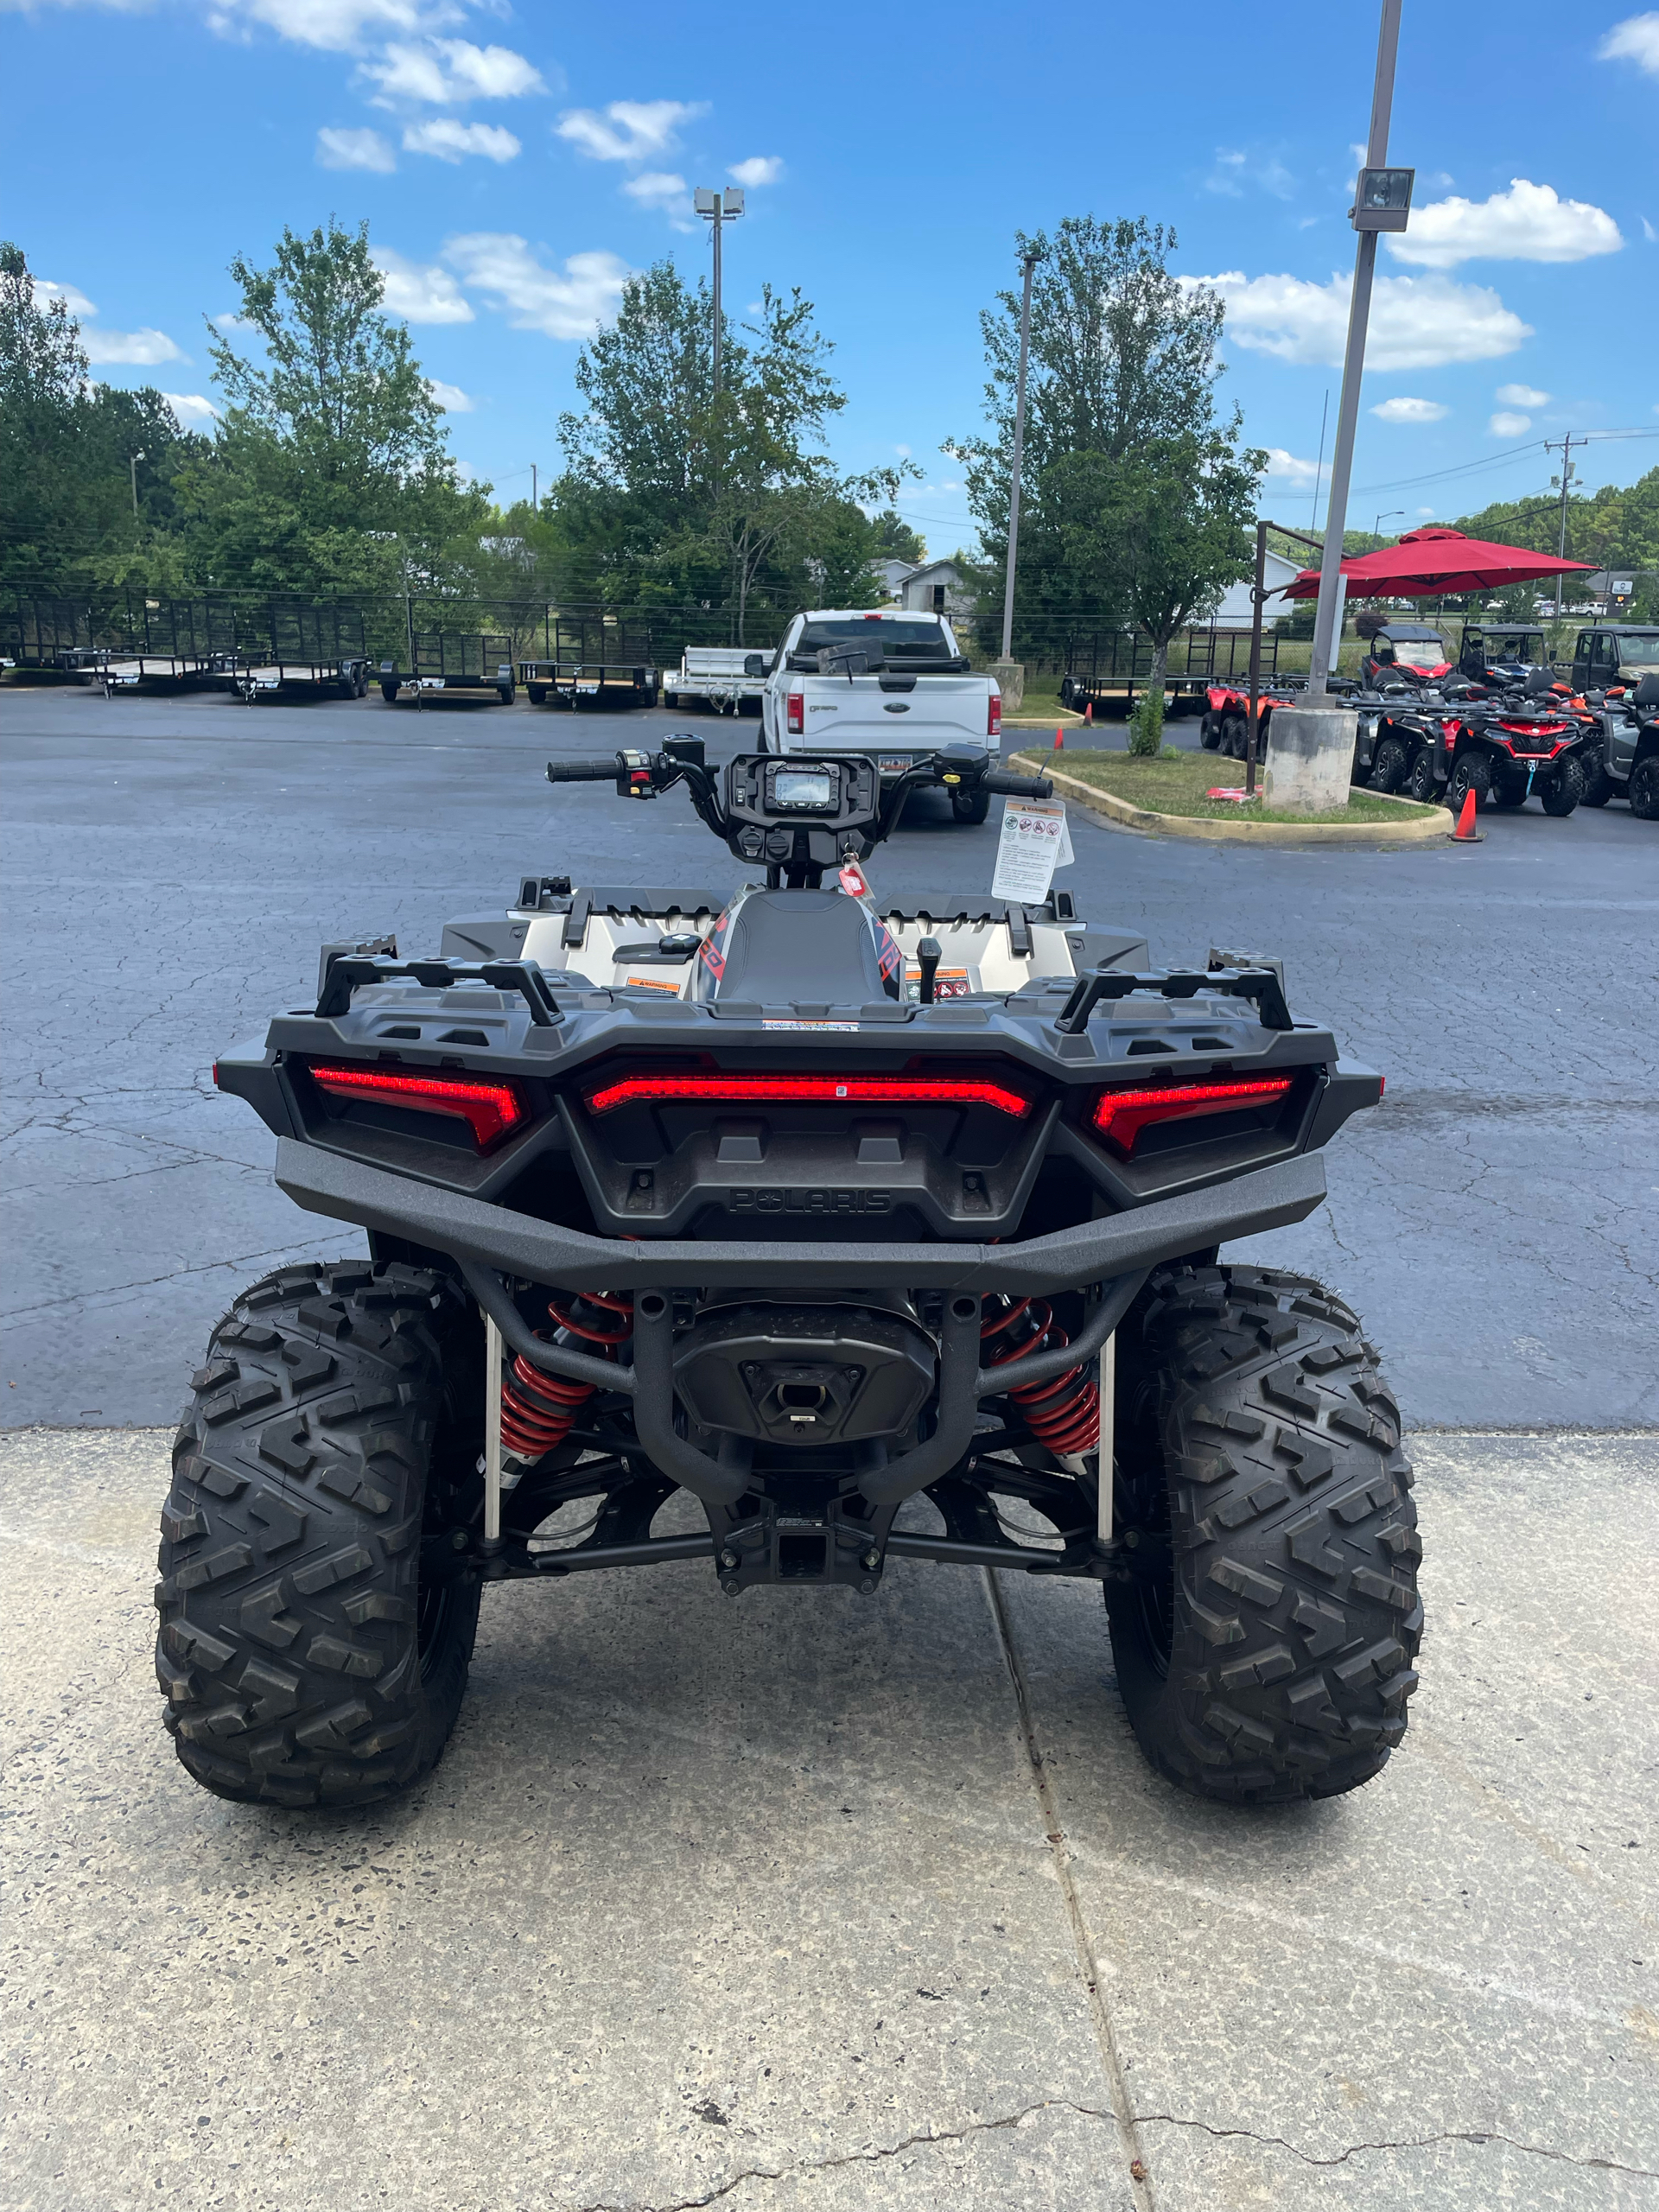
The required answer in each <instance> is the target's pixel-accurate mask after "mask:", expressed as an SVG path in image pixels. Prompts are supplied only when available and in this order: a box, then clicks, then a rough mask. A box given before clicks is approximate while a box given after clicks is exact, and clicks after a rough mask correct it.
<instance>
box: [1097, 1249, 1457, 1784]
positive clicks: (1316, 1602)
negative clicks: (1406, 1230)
mask: <svg viewBox="0 0 1659 2212" xmlns="http://www.w3.org/2000/svg"><path fill="white" fill-rule="evenodd" d="M1118 1378H1119V1380H1118V1394H1117V1421H1118V1427H1117V1446H1116V1463H1117V1487H1116V1510H1117V1526H1118V1528H1119V1529H1120V1531H1123V1532H1126V1533H1127V1531H1128V1529H1135V1530H1136V1531H1137V1532H1138V1533H1139V1534H1140V1535H1141V1545H1140V1546H1139V1547H1138V1548H1139V1549H1140V1550H1141V1551H1142V1552H1143V1553H1145V1554H1147V1555H1149V1556H1150V1558H1151V1559H1152V1560H1154V1562H1157V1563H1159V1565H1158V1571H1157V1572H1156V1573H1153V1574H1141V1575H1138V1576H1137V1578H1136V1580H1134V1581H1132V1582H1129V1583H1116V1584H1110V1583H1109V1584H1108V1585H1107V1586H1106V1602H1107V1606H1108V1610H1109V1616H1110V1622H1111V1633H1112V1650H1113V1655H1114V1657H1115V1659H1116V1666H1117V1675H1118V1682H1119V1686H1120V1688H1121V1689H1122V1695H1123V1700H1124V1704H1125V1706H1126V1707H1127V1708H1128V1718H1129V1722H1130V1725H1131V1726H1132V1727H1133V1728H1134V1730H1135V1736H1136V1738H1138V1740H1139V1742H1140V1745H1141V1750H1142V1751H1144V1752H1145V1754H1146V1756H1147V1758H1148V1759H1149V1760H1150V1761H1151V1763H1152V1764H1153V1765H1154V1767H1155V1768H1157V1770H1159V1772H1160V1773H1161V1774H1163V1775H1164V1776H1166V1777H1167V1778H1168V1779H1169V1780H1170V1781H1172V1782H1173V1783H1177V1784H1178V1785H1179V1787H1180V1788H1181V1789H1186V1790H1190V1791H1192V1794H1193V1795H1194V1796H1200V1797H1211V1798H1219V1799H1226V1800H1230V1801H1231V1802H1236V1803H1245V1804H1273V1803H1282V1802H1291V1801H1294V1800H1297V1799H1301V1798H1310V1797H1332V1796H1338V1794H1339V1793H1340V1792H1342V1791H1344V1790H1347V1789H1357V1787H1358V1786H1359V1784H1360V1783H1363V1782H1369V1781H1370V1778H1371V1777H1372V1776H1373V1775H1375V1774H1376V1772H1377V1771H1378V1770H1379V1769H1380V1768H1381V1767H1382V1766H1383V1764H1384V1763H1385V1761H1386V1760H1387V1758H1388V1756H1389V1752H1390V1751H1392V1750H1393V1748H1394V1746H1395V1745H1396V1744H1397V1743H1398V1742H1399V1741H1400V1739H1401V1738H1402V1735H1403V1734H1404V1732H1405V1726H1406V1700H1407V1699H1408V1697H1409V1696H1410V1694H1411V1693H1412V1691H1413V1690H1414V1688H1416V1686H1417V1676H1416V1675H1415V1673H1414V1671H1413V1667H1412V1662H1413V1659H1414V1656H1415V1655H1416V1650H1417V1646H1418V1643H1419V1641H1420V1639H1421V1634H1422V1622H1423V1614H1422V1607H1421V1605H1420V1604H1419V1602H1418V1599H1417V1588H1416V1582H1417V1562H1418V1560H1419V1558H1420V1556H1421V1544H1420V1543H1419V1541H1418V1538H1417V1531H1416V1513H1415V1511H1414V1507H1413V1503H1412V1500H1411V1497H1410V1495H1409V1491H1410V1484H1411V1469H1410V1466H1409V1465H1408V1462H1407V1460H1406V1459H1405V1457H1404V1455H1403V1454H1402V1452H1401V1450H1400V1448H1399V1439H1400V1416H1399V1414H1398V1412H1397V1411H1396V1409H1395V1403H1394V1401H1393V1399H1392V1397H1391V1396H1390V1395H1389V1391H1388V1389H1387V1388H1386V1386H1385V1385H1384V1383H1383V1380H1382V1377H1381V1376H1380V1374H1379V1373H1378V1370H1377V1363H1376V1352H1375V1351H1374V1350H1373V1348H1372V1347H1371V1346H1370V1344H1367V1343H1366V1342H1365V1340H1364V1338H1363V1335H1362V1334H1361V1332H1360V1325H1359V1322H1358V1320H1357V1319H1356V1317H1355V1316H1354V1314H1353V1313H1351V1312H1350V1311H1349V1309H1348V1307H1347V1306H1344V1304H1343V1303H1342V1301H1341V1300H1340V1299H1338V1298H1337V1297H1335V1296H1333V1295H1332V1293H1331V1292H1330V1291H1328V1290H1325V1288H1324V1287H1322V1286H1321V1285H1319V1284H1318V1283H1316V1282H1312V1281H1308V1280H1307V1279H1306V1277H1304V1276H1301V1275H1291V1274H1279V1273H1276V1272H1273V1271H1270V1270H1268V1269H1267V1268H1246V1267H1236V1268H1198V1269H1192V1268H1179V1269H1171V1270H1168V1271H1166V1272H1164V1273H1161V1274H1157V1275H1155V1276H1154V1278H1153V1281H1152V1282H1151V1283H1150V1284H1149V1285H1148V1286H1147V1290H1146V1291H1145V1292H1144V1293H1143V1294H1142V1295H1141V1300H1140V1301H1139V1302H1138V1304H1137V1306H1135V1309H1134V1311H1133V1312H1132V1313H1131V1315H1130V1317H1129V1319H1128V1321H1126V1322H1125V1324H1124V1325H1123V1326H1122V1329H1121V1330H1120V1332H1119V1335H1118Z"/></svg>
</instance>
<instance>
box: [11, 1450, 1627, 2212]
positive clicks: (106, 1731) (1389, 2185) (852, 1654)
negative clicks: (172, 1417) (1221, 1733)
mask: <svg viewBox="0 0 1659 2212" xmlns="http://www.w3.org/2000/svg"><path fill="white" fill-rule="evenodd" d="M167 1444H168V1438H167V1436H166V1434H165V1433H162V1432H155V1431H150V1432H137V1433H133V1432H128V1433H117V1434H111V1433H98V1434H79V1435H64V1434H62V1433H57V1434H50V1433H41V1432H39V1431H35V1432H26V1433H14V1434H13V1435H11V1436H10V1437H8V1438H6V1439H4V1440H0V1571H3V1575H4V1582H5V1594H4V1599H3V1614H0V1619H3V1629H0V1637H3V1649H4V1676H3V1679H4V1682H5V1685H6V1711H5V1714H4V1718H3V1729H0V1752H3V1756H4V1758H5V1773H6V1781H7V1794H8V1799H9V1803H8V1808H7V1809H8V1813H9V1816H10V1825H9V1828H8V1831H7V1833H8V1834H9V1837H10V1850H9V1853H8V1864H9V1869H10V1875H11V1900H10V1906H9V1909H8V1911H7V1913H6V1918H5V1931H6V1950H5V1973H4V1997H3V2009H4V2011H5V2013H6V2018H7V2026H6V2040H7V2056H8V2063H9V2071H10V2088H11V2094H10V2098H9V2100H8V2105H9V2110H10V2120H9V2124H8V2125H7V2127H6V2131H5V2171H6V2173H7V2175H8V2177H9V2179H8V2181H7V2183H6V2184H5V2188H4V2192H3V2196H0V2202H3V2203H4V2204H5V2205H6V2206H7V2207H8V2208H16V2212H23V2208H27V2212H124V2208H128V2207H137V2206H138V2205H140V2204H144V2205H149V2204H153V2203H154V2202H156V2196H157V2193H158V2192H165V2193H166V2194H167V2196H168V2198H169V2199H170V2201H171V2202H174V2203H176V2204H178V2205H179V2206H181V2208H183V2212H198V2208H200V2212H207V2208H210V2207H211V2208H213V2212H221V2209H222V2212H270V2209H271V2208H279V2207H283V2206H289V2205H292V2206H296V2207H304V2208H311V2207H323V2206H326V2207H327V2212H358V2208H368V2207H380V2206H385V2205H391V2206H395V2207H397V2208H400V2209H401V2208H404V2207H410V2208H414V2212H427V2208H430V2212H467V2209H468V2208H472V2207H474V2206H475V2207H478V2208H480V2212H515V2209H516V2208H519V2207H524V2208H529V2207H532V2206H533V2207H536V2208H537V2212H690V2208H691V2207H694V2206H701V2205H704V2204H709V2203H713V2202H721V2203H722V2204H723V2203H725V2202H728V2201H729V2202H731V2204H732V2205H733V2207H734V2212H748V2209H749V2208H753V2212H823V2208H827V2209H828V2212H864V2208H866V2207H868V2206H871V2205H875V2204H879V2205H880V2206H882V2207H884V2208H885V2207H887V2206H889V2205H892V2206H894V2207H897V2208H899V2212H963V2208H969V2212H1051V2209H1052V2212H1078V2209H1079V2208H1084V2207H1087V2208H1089V2212H1128V2208H1130V2207H1132V2206H1133V2207H1135V2208H1138V2212H1234V2209H1235V2208H1238V2212H1244V2209H1245V2208H1254V2207H1256V2206H1267V2205H1270V2206H1272V2207H1273V2208H1274V2212H1304V2208H1307V2212H1313V2208H1323V2207H1325V2206H1326V2205H1332V2204H1338V2203H1340V2204H1341V2205H1342V2206H1343V2207H1344V2212H1346V2209H1347V2208H1350V2207H1351V2208H1356V2212H1385V2208H1386V2212H1395V2208H1396V2207H1401V2206H1412V2207H1419V2206H1421V2207H1427V2208H1433V2209H1434V2212H1440V2208H1446V2209H1447V2212H1450V2209H1451V2208H1457V2212H1466V2208H1468V2207H1471V2206H1479V2207H1482V2208H1484V2207H1485V2206H1488V2205H1491V2206H1517V2207H1525V2208H1532V2207H1549V2208H1555V2207H1560V2208H1565V2212H1625V2208H1641V2207H1645V2206H1648V2205H1654V2204H1659V1970H1656V1960H1659V1879H1656V1872H1659V1870H1656V1860H1655V1855H1654V1854H1655V1850H1656V1846H1659V1837H1656V1834H1655V1830H1654V1821H1653V1808H1654V1802H1655V1795H1656V1793H1655V1789H1654V1777H1655V1775H1656V1772H1659V1729H1656V1720H1655V1711H1656V1707H1655V1701H1654V1698H1653V1688H1654V1681H1655V1677H1656V1672H1659V1608H1656V1604H1655V1599H1654V1595H1653V1587H1652V1578H1651V1561H1652V1559H1653V1555H1654V1549H1655V1541H1656V1536H1659V1440H1655V1439H1652V1438H1647V1439H1605V1438H1603V1439H1598V1440H1593V1441H1583V1440H1576V1441H1573V1440H1568V1441H1563V1440H1559V1439H1552V1440H1538V1439H1515V1438H1498V1439H1473V1440H1470V1439H1461V1438H1460V1439H1456V1440H1453V1439H1447V1438H1419V1439H1418V1440H1416V1443H1415V1446H1414V1452H1415V1456H1416V1459H1417V1461H1418V1467H1419V1478H1420V1479H1419V1493H1420V1498H1421V1505H1422V1510H1423V1521H1424V1528H1425V1533H1426V1535H1427V1539H1428V1555H1427V1565H1426V1569H1425V1584H1426V1591H1427V1602H1428V1607H1429V1628H1428V1637H1427V1643H1426V1646H1425V1654H1424V1660H1423V1672H1424V1688H1423V1689H1422V1691H1421V1693H1420V1694H1419V1696H1418V1698H1417V1700H1415V1707H1414V1716H1413V1728H1412V1732H1411V1734H1410V1735H1409V1737H1408V1741H1407V1746H1406V1749H1405V1750H1404V1751H1402V1753H1401V1754H1400V1755H1399V1756H1398V1757H1397V1758H1395V1760H1394V1762H1393V1763H1392V1764H1391V1765H1390V1766H1389V1768H1388V1769H1387V1770H1386V1771H1385V1772H1384V1774H1383V1776H1382V1777H1380V1778H1379V1779H1378V1781H1377V1782H1376V1783H1373V1784H1372V1785H1371V1786H1370V1788H1369V1789H1366V1790H1364V1791H1363V1792H1361V1793H1359V1794H1357V1796H1354V1797H1351V1798H1347V1799H1342V1800H1338V1801H1336V1802H1333V1803H1332V1804H1329V1805H1325V1806H1320V1807H1313V1808H1305V1809H1300V1810H1295V1811H1280V1812H1275V1813H1262V1814H1249V1813H1246V1814H1242V1815H1241V1814H1240V1813H1238V1812H1236V1811H1233V1810H1224V1809H1223V1808H1207V1807H1204V1806H1200V1805H1198V1804H1196V1803H1194V1802H1192V1801H1191V1800H1189V1799H1185V1798H1183V1797H1181V1796H1178V1795H1177V1794H1175V1793H1174V1792H1173V1791H1172V1790H1170V1789H1167V1788H1166V1786H1165V1785H1164V1784H1163V1783H1160V1782H1159V1781H1158V1780H1157V1779H1156V1778H1155V1777H1153V1776H1152V1775H1151V1774H1150V1773H1149V1772H1148V1771H1147V1770H1146V1768H1145V1767H1144V1766H1143V1765H1142V1764H1141V1760H1140V1758H1139V1755H1138V1753H1137V1752H1136V1751H1135V1747H1134V1745H1133V1743H1132V1741H1131V1739H1130V1737H1129V1735H1128V1730H1127V1728H1126V1726H1124V1723H1123V1720H1122V1712H1121V1708H1120V1707H1119V1706H1118V1703H1117V1700H1116V1688H1115V1684H1114V1682H1113V1681H1112V1677H1111V1671H1110V1663H1109V1648H1108V1646H1107V1643H1106V1640H1105V1630H1104V1622H1103V1611H1102V1608H1101V1605H1100V1602H1099V1598H1098V1593H1097V1592H1095V1591H1094V1590H1093V1589H1091V1588H1087V1587H1084V1586H1077V1585H1071V1584H1066V1585H1052V1584H1047V1583H1042V1584H1038V1583H1033V1582H1032V1581H1030V1580H1027V1579H1026V1578H1023V1577H1014V1576H1007V1575H1003V1576H999V1577H998V1578H997V1588H996V1591H995V1595H994V1596H993V1595H992V1593H990V1592H989V1591H988V1585H987V1581H986V1579H985V1578H983V1577H982V1575H980V1574H979V1573H958V1572H957V1571H955V1570H949V1569H939V1570H938V1571H934V1570H932V1569H930V1568H927V1567H922V1566H919V1565H918V1566H912V1567H901V1568H899V1569H895V1570H894V1571H893V1574H892V1575H891V1576H890V1578H889V1583H888V1586H887V1588H885V1589H884V1590H883V1592H882V1593H881V1595H880V1598H879V1599H875V1600H874V1601H873V1602H871V1603H868V1604H865V1603H863V1602H861V1601H860V1600H858V1599H855V1598H854V1597H853V1596H852V1595H851V1594H850V1593H849V1592H800V1591H790V1592H781V1591H779V1592H757V1593H754V1594H753V1595H752V1596H751V1597H749V1598H746V1599H743V1600H741V1601H740V1602H738V1603H733V1602H731V1601H729V1600H727V1599H721V1598H720V1597H719V1596H718V1595H717V1594H716V1593H715V1590H714V1588H713V1586H712V1581H711V1580H709V1579H705V1577H704V1576H703V1574H702V1572H701V1571H700V1569H698V1568H697V1567H692V1566H682V1567H666V1568H663V1569H661V1570H658V1571H656V1572H654V1573H650V1574H647V1573H639V1574H635V1575H632V1576H630V1575H614V1574H611V1575H595V1576H593V1577H590V1578H585V1579H583V1580H579V1581H575V1582H572V1583H569V1584H567V1585H565V1586H563V1587H556V1588H552V1589H534V1590H526V1589H522V1588H518V1587H516V1586H515V1587H510V1588H505V1589H496V1590H493V1591H491V1592H488V1593H486V1602H485V1610H484V1617H483V1624H482V1629H481V1632H480V1644H479V1652H478V1657H477V1662H476V1665H475V1669H474V1679H473V1686H472V1689H471V1692H470V1694H469V1696H468V1699H467V1705H466V1707H465V1708H464V1710H463V1713H462V1718H461V1726H460V1728H459V1730H458V1732H457V1735H456V1738H455V1740H454V1744H453V1745H452V1746H451V1749H450V1751H449V1752H448V1756H447V1757H446V1758H445V1760H444V1762H443V1764H442V1766H441V1767H440V1768H439V1769H438V1770H437V1772H436V1774H435V1777H433V1778H432V1780H431V1781H430V1782H429V1783H428V1784H427V1785H426V1787H425V1788H423V1789H420V1790H417V1791H416V1792H415V1793H413V1794H412V1795H411V1796H410V1797H408V1798H407V1799H405V1800H404V1801H402V1802H398V1803H397V1804H396V1805H393V1806H391V1807H389V1808H382V1809H381V1810H379V1811H378V1812H366V1813H355V1814H338V1815H316V1814H287V1813H282V1812H277V1811H268V1810H264V1809H255V1808H242V1807H234V1806H228V1805H223V1804H221V1803H219V1802H218V1801H217V1800H215V1799H213V1798H211V1797H209V1796H207V1795H206V1794H204V1793H203V1792H201V1791H200V1790H199V1789H197V1788H196V1787H195V1786H194V1784H193V1783H191V1782H190V1781H189V1780H188V1777H186V1776H185V1774H184V1772H183V1770H182V1769H181V1768H180V1767H179V1766H178V1765H177V1764H176V1763H175V1760H174V1758H173V1755H172V1751H171V1748H170V1746H169V1745H168V1743H167V1741H166V1738H164V1736H163V1735H162V1731H161V1727H160V1722H159V1713H158V1706H157V1700H156V1693H155V1689H154V1686H153V1681H152V1678H151V1674H150V1660H149V1646H150V1639H151V1634H152V1624H153V1614H152V1612H151V1610H150V1606H149V1586H150V1582H151V1580H152V1575H151V1571H150V1566H149V1561H150V1559H151V1556H152V1547H153V1544H154V1541H155V1539H154V1528H155V1516H156V1510H157V1505H158V1502H159V1499H160V1497H161V1495H162V1490H163V1488H164V1484H165V1471H166V1454H167ZM1033 1752H1034V1753H1035V1755H1036V1758H1037V1759H1038V1761H1039V1762H1040V1764H1037V1765H1033ZM1091 1983H1092V1984H1094V1985H1096V1986H1094V1987H1093V1988H1091V1986H1090V1984H1091ZM1136 2158H1138V2159H1140V2160H1141V2161H1142V2162H1143V2164H1144V2166H1145V2169H1146V2172H1147V2177H1148V2178H1147V2181H1146V2182H1145V2183H1141V2182H1138V2181H1137V2180H1135V2179H1134V2178H1132V2177H1131V2171H1130V2168H1131V2161H1132V2160H1133V2159H1136Z"/></svg>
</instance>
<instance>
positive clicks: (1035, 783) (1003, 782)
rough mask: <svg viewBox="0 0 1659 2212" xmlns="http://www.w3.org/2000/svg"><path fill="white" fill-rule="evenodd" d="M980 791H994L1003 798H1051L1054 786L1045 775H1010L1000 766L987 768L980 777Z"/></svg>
mask: <svg viewBox="0 0 1659 2212" xmlns="http://www.w3.org/2000/svg"><path fill="white" fill-rule="evenodd" d="M979 787H980V789H981V791H995V792H998V793H1000V795H1001V797H1002V798H1052V797H1053V796H1054V786H1053V785H1052V784H1051V783H1050V781H1049V780H1048V778H1047V777H1046V776H1011V775H1009V774H1008V773H1007V771H1006V770H1005V769H1002V768H988V769H987V770H986V772H985V773H984V775H983V776H982V777H981V779H980V785H979Z"/></svg>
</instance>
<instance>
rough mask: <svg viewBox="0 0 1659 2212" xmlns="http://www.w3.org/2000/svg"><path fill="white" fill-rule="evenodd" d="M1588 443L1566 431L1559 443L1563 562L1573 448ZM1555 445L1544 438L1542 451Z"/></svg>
mask: <svg viewBox="0 0 1659 2212" xmlns="http://www.w3.org/2000/svg"><path fill="white" fill-rule="evenodd" d="M1589 442H1590V441H1589V439H1588V438H1587V437H1584V438H1578V439H1574V437H1573V433H1572V432H1571V430H1569V431H1567V435H1565V436H1564V437H1563V438H1562V439H1560V448H1561V534H1560V544H1559V545H1558V547H1557V549H1556V550H1558V552H1559V553H1560V556H1561V558H1562V560H1563V561H1565V560H1566V558H1567V487H1568V486H1569V485H1570V484H1571V483H1572V481H1573V446H1574V445H1575V444H1577V445H1581V446H1582V445H1587V444H1588V443H1589ZM1556 443H1557V441H1556V440H1555V439H1554V438H1546V439H1545V440H1544V451H1545V452H1546V453H1554V450H1555V447H1556ZM1560 619H1561V579H1560V576H1559V575H1558V576H1557V577H1556V579H1555V620H1557V621H1558V622H1559V621H1560ZM1551 651H1552V652H1553V651H1554V647H1552V648H1551Z"/></svg>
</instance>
